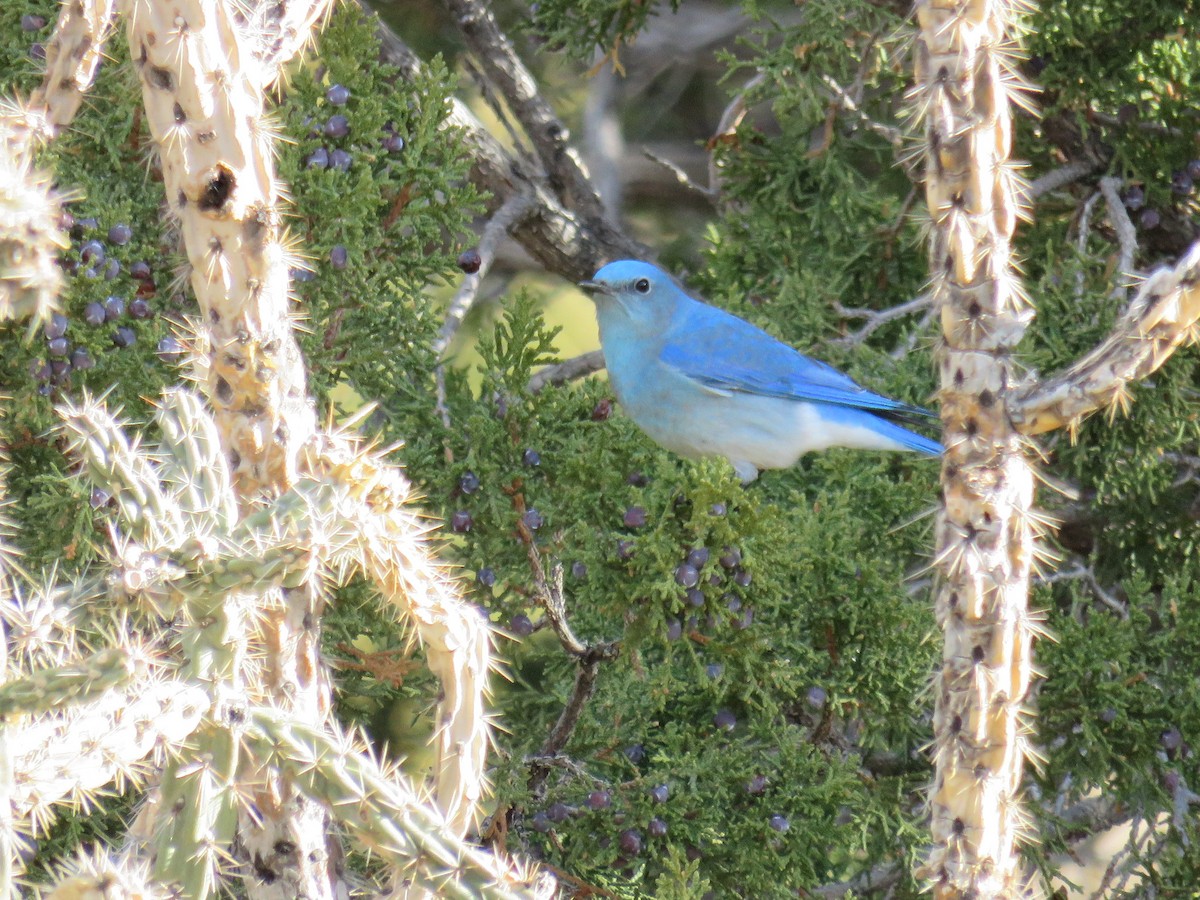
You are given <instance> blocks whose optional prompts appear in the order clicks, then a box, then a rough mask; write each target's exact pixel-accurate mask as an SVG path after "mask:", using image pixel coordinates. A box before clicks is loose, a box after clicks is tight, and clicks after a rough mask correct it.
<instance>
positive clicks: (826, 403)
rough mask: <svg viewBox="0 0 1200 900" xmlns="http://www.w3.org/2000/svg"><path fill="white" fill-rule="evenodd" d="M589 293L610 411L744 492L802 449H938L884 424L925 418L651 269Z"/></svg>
mask: <svg viewBox="0 0 1200 900" xmlns="http://www.w3.org/2000/svg"><path fill="white" fill-rule="evenodd" d="M580 286H581V287H582V288H584V289H585V290H587V291H589V292H590V293H591V294H592V299H593V300H594V301H595V303H596V319H597V321H598V322H599V325H600V345H601V348H602V349H603V351H604V361H605V364H606V365H607V367H608V376H609V381H610V382H611V384H612V387H613V390H614V392H615V393H616V395H617V400H618V402H620V404H621V406H622V407H624V409H625V412H626V413H627V414H628V415H629V416H630V418H632V419H633V421H634V422H636V423H637V425H638V426H639V427H640V428H641V429H642V430H643V431H645V432H646V433H647V434H648V435H650V437H651V438H653V439H654V440H655V441H656V442H657V443H659V444H661V445H662V446H664V447H666V448H667V449H668V450H672V451H674V452H675V453H679V454H681V455H683V456H687V457H692V458H697V457H702V456H724V457H725V458H727V459H728V460H729V461H730V462H731V463H732V464H733V468H734V470H735V471H736V472H737V475H738V477H739V478H741V479H742V481H743V482H746V483H748V482H751V481H753V480H754V479H755V478H757V477H758V473H759V470H761V469H785V468H787V467H789V466H791V465H794V464H795V462H796V461H797V460H798V459H799V458H800V457H801V456H803V455H804V454H805V453H808V452H809V451H810V450H824V449H826V448H828V447H854V448H859V449H864V450H913V451H916V452H917V453H925V454H928V455H929V456H937V455H938V454H940V453H941V452H942V448H941V445H940V444H938V443H937V442H936V441H932V440H930V439H929V438H926V437H922V436H921V435H919V434H915V433H914V432H912V431H909V430H908V429H906V428H902V427H901V426H900V425H897V424H896V423H895V422H894V421H890V419H901V420H905V421H911V420H913V419H917V418H921V417H928V416H930V415H931V413H929V412H928V411H927V410H924V409H921V408H920V407H918V406H910V405H909V404H907V403H901V402H900V401H898V400H889V399H888V398H887V397H883V396H880V395H879V394H874V393H871V392H870V391H868V390H867V389H866V388H864V387H861V386H860V385H858V384H856V383H855V382H854V381H853V380H852V379H851V378H850V377H849V376H847V375H843V374H842V373H841V372H839V371H838V370H837V369H834V368H833V367H832V366H828V365H826V364H825V363H823V362H818V361H816V360H813V359H809V358H808V357H807V356H804V355H802V354H801V353H799V352H798V351H796V350H794V349H792V348H791V347H789V346H787V345H786V344H782V343H780V342H779V341H777V340H775V338H773V337H771V336H770V335H769V334H767V333H766V332H765V331H763V330H762V329H761V328H758V327H756V326H754V325H751V324H750V323H749V322H747V321H745V320H744V319H739V318H738V317H737V316H734V315H731V314H730V313H727V312H725V311H724V310H721V309H717V308H716V307H715V306H709V305H708V304H707V303H703V302H701V301H699V300H697V299H695V298H693V297H690V296H688V295H687V293H685V292H684V290H683V289H682V288H681V287H680V286H679V285H678V284H677V283H676V282H675V280H674V279H673V278H671V276H670V275H668V274H667V273H666V272H664V271H662V269H659V268H658V267H656V266H653V265H651V264H650V263H645V262H638V261H636V260H628V259H626V260H619V261H617V262H612V263H609V264H608V265H606V266H604V267H603V268H602V269H601V270H600V271H599V272H597V273H596V275H595V277H594V278H593V279H592V280H591V281H584V282H582V283H581V284H580Z"/></svg>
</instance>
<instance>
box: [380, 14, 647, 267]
mask: <svg viewBox="0 0 1200 900" xmlns="http://www.w3.org/2000/svg"><path fill="white" fill-rule="evenodd" d="M360 2H362V0H360ZM371 15H372V16H374V13H371ZM376 24H377V33H378V36H379V40H380V50H381V54H382V56H383V58H384V59H385V60H386V61H387V62H389V63H391V64H392V65H394V66H396V67H397V68H398V69H399V70H400V73H401V75H402V76H403V77H405V78H408V79H414V78H416V77H418V76H419V75H420V74H421V72H422V69H423V65H422V63H421V61H420V59H419V58H418V57H417V55H416V54H415V53H413V51H412V50H411V49H410V48H409V47H408V46H407V45H406V44H405V43H404V42H403V41H402V40H401V39H400V38H399V37H398V36H397V35H396V34H395V33H394V32H393V31H391V29H389V28H388V27H387V26H386V25H384V24H383V22H381V21H379V20H378V17H376ZM492 24H493V25H494V22H493V23H492ZM511 49H512V48H511V47H509V51H510V52H511ZM542 102H543V103H544V101H542ZM446 125H447V126H448V127H450V128H456V129H458V130H459V133H460V135H461V137H462V139H463V141H464V142H465V143H466V145H467V147H468V149H469V150H470V153H471V157H472V161H473V169H472V177H473V178H474V180H475V181H476V182H477V183H479V184H480V185H481V186H482V187H483V188H485V189H486V190H487V191H488V192H489V193H490V194H491V195H492V196H493V197H494V198H495V200H496V206H497V207H498V206H500V205H502V204H503V203H504V201H505V200H507V199H508V198H509V197H511V196H512V195H514V194H522V193H524V194H528V195H529V196H530V197H531V198H532V201H533V204H534V205H533V208H532V209H531V210H530V211H529V213H528V215H525V216H523V217H522V218H520V219H519V220H518V221H516V222H514V223H513V228H512V231H511V234H512V237H513V238H514V239H515V240H516V241H517V242H518V243H520V244H521V246H522V247H524V248H525V250H526V251H527V252H528V253H529V255H530V256H532V257H533V258H534V259H535V260H537V262H538V263H539V264H540V265H542V266H544V267H545V268H546V269H548V270H549V271H551V272H555V273H557V274H559V275H561V276H562V277H564V278H567V279H570V280H571V281H579V280H581V279H584V278H590V277H591V276H592V275H594V274H595V273H596V270H597V269H598V268H600V266H602V265H603V264H604V263H606V262H609V261H611V260H614V259H625V258H641V259H649V258H651V257H653V255H654V254H653V253H652V252H651V250H650V249H649V248H647V247H645V246H644V245H642V244H640V243H638V242H637V241H635V240H633V239H632V238H630V237H629V236H628V235H627V234H626V233H625V232H624V231H622V230H621V229H620V228H619V227H618V226H616V225H614V224H613V223H612V222H611V221H610V220H609V219H608V218H606V217H605V216H604V215H603V211H602V210H599V207H598V206H593V207H592V209H596V210H598V211H597V212H594V213H593V212H591V211H582V212H581V211H580V208H578V207H576V206H572V205H571V204H570V203H569V202H567V201H565V200H563V199H560V197H559V196H557V195H555V193H554V192H552V191H551V190H550V188H549V186H548V185H547V184H546V183H545V179H543V178H542V177H540V174H539V173H533V172H528V171H526V165H525V164H524V163H523V162H522V161H521V160H518V159H515V158H513V156H512V155H511V154H510V153H509V152H508V151H507V150H506V149H505V148H504V146H503V145H502V144H501V143H500V142H499V141H498V140H496V138H495V137H494V136H493V135H492V134H491V133H490V132H489V131H488V130H487V128H485V127H484V125H483V124H482V123H481V122H480V121H479V119H477V118H476V117H475V114H474V113H472V112H471V110H470V109H469V108H468V107H467V105H466V104H465V103H463V102H462V101H461V100H457V99H454V100H451V107H450V114H449V116H448V117H447V120H446ZM593 193H594V192H593ZM598 202H599V201H598V200H597V201H596V203H597V204H598Z"/></svg>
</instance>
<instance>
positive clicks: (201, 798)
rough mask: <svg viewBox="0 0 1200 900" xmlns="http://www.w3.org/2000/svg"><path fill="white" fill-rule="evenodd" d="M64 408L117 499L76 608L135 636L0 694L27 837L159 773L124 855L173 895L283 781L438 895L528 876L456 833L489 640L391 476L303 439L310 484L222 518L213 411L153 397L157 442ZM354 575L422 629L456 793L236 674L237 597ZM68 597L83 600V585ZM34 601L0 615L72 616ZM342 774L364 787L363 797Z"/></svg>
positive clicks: (465, 806) (223, 474) (192, 884)
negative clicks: (302, 716)
mask: <svg viewBox="0 0 1200 900" xmlns="http://www.w3.org/2000/svg"><path fill="white" fill-rule="evenodd" d="M61 412H62V416H63V419H64V432H65V434H66V435H67V437H68V439H69V442H70V446H71V448H72V451H73V452H74V453H75V454H78V455H79V456H80V457H81V460H82V461H83V462H84V464H85V470H86V472H87V474H88V476H89V477H90V478H91V479H94V480H95V481H96V483H98V484H103V485H104V486H105V488H106V489H107V490H108V491H109V492H110V493H111V494H112V496H113V498H114V500H115V501H116V503H117V508H118V510H119V511H120V519H121V527H122V530H123V533H122V534H121V536H120V537H117V538H115V540H114V546H113V548H112V554H111V562H112V575H111V576H110V578H109V579H108V586H109V595H108V596H107V597H104V598H99V599H100V602H99V603H94V604H93V608H94V609H104V608H107V609H109V610H110V611H111V613H112V615H113V616H114V620H116V621H120V622H121V623H122V625H121V631H122V633H125V634H145V635H147V638H146V641H145V642H143V643H142V644H139V645H135V644H132V643H130V641H129V639H128V638H126V639H124V640H122V639H121V638H119V637H118V636H117V635H116V634H109V635H108V636H107V640H108V642H109V643H111V644H113V645H114V648H113V649H108V650H102V651H100V652H98V653H97V654H95V655H93V656H92V657H90V658H87V659H83V660H80V661H78V662H73V661H66V662H63V663H62V664H60V665H59V666H58V667H56V668H39V669H37V670H35V671H33V672H31V673H29V674H28V675H25V676H23V677H21V678H19V679H14V680H13V681H10V682H9V683H8V684H6V685H4V686H3V687H0V706H3V707H4V709H5V710H6V711H8V712H9V713H19V712H29V713H37V714H43V715H41V716H40V717H39V716H35V717H34V718H32V719H31V720H30V722H29V724H27V725H22V726H20V728H19V730H18V731H17V733H16V735H15V738H16V740H15V745H16V746H19V747H21V748H23V749H22V751H21V752H20V753H18V754H16V755H15V757H14V760H13V771H14V781H13V783H14V791H13V795H12V800H13V806H14V809H16V810H17V811H18V814H19V815H20V816H22V817H23V819H24V820H25V822H26V825H27V827H29V828H32V829H35V830H40V829H43V828H45V827H46V826H47V824H48V823H49V822H50V821H51V819H52V817H53V810H54V808H55V807H56V806H61V805H64V804H65V805H67V806H72V807H80V806H84V805H87V804H88V803H90V802H91V801H92V799H93V798H94V796H95V794H96V792H97V791H99V790H101V789H102V788H104V787H105V786H106V785H109V784H113V783H116V784H118V785H120V784H122V783H129V782H137V781H140V780H141V779H142V778H143V777H144V776H146V775H147V774H149V773H150V772H153V771H157V769H158V766H159V765H162V766H163V768H162V770H161V775H160V776H159V778H160V787H159V791H158V792H157V793H156V795H155V796H154V798H153V799H152V801H151V805H152V809H151V810H150V814H149V817H148V818H146V819H143V821H142V822H141V823H140V825H139V827H138V828H137V829H135V833H134V834H133V835H132V836H131V837H132V839H133V841H132V843H131V847H132V848H136V849H138V850H139V852H140V853H141V854H143V855H144V857H145V858H146V859H147V860H148V861H149V864H150V867H151V872H152V874H153V877H154V880H155V881H156V882H157V883H158V884H160V885H169V886H174V887H175V888H177V889H180V890H181V891H182V892H183V895H184V896H187V897H206V896H211V895H212V894H213V893H214V892H216V891H218V890H219V889H220V885H221V883H222V881H223V880H224V879H225V878H226V877H227V876H228V875H229V874H230V872H231V871H232V866H231V864H230V862H229V861H230V859H231V855H230V854H231V852H232V849H231V848H232V845H233V841H234V836H235V833H236V827H237V820H238V816H239V813H240V814H243V815H245V814H250V813H251V810H252V807H251V804H257V803H258V802H259V801H258V799H257V798H259V797H261V796H262V792H263V791H267V790H269V789H270V785H271V783H272V781H273V779H274V778H276V777H277V775H278V774H279V773H280V772H283V773H285V774H288V775H289V776H291V777H292V778H293V779H295V784H296V785H297V786H298V788H299V789H300V790H301V791H302V792H303V794H304V795H305V796H307V797H308V798H309V799H310V800H312V801H315V802H316V803H318V804H320V808H326V809H329V810H330V811H331V813H332V814H333V815H334V817H335V818H337V819H342V820H343V821H344V824H345V825H346V826H347V827H348V828H349V829H350V831H351V832H352V833H353V834H355V835H356V836H357V837H358V838H360V839H362V840H363V841H365V846H366V847H367V848H369V849H371V850H372V851H373V852H375V853H377V854H380V855H382V856H383V857H384V858H385V859H387V860H388V861H389V862H390V863H391V865H392V867H393V869H394V870H395V872H396V879H397V883H401V882H402V883H404V884H408V885H410V886H413V887H422V888H423V889H425V890H430V891H436V892H438V893H439V894H441V895H445V896H470V897H493V896H494V897H515V896H534V895H537V894H538V892H539V891H541V892H544V891H545V890H546V889H547V887H546V883H545V882H544V881H542V882H539V881H538V880H537V879H536V877H535V876H534V875H532V874H530V873H527V872H523V871H521V870H519V869H514V870H510V868H509V864H508V863H507V862H505V861H503V860H500V859H497V858H495V857H493V856H491V855H489V854H485V853H483V852H482V851H479V850H475V849H472V848H470V847H469V846H467V845H465V844H463V843H462V840H461V835H462V833H463V831H464V830H465V825H466V824H467V823H469V822H470V821H471V820H472V818H473V816H474V814H475V809H476V806H475V802H476V801H478V799H479V797H480V793H481V791H482V784H481V782H479V780H478V779H477V778H476V779H475V780H471V779H469V778H466V777H464V770H466V771H467V772H468V773H469V772H470V771H471V770H472V769H473V766H474V762H475V759H476V757H479V758H480V759H481V757H482V755H483V753H484V752H485V750H486V746H487V745H486V733H487V732H486V728H485V724H486V720H485V718H484V716H483V712H482V705H481V697H482V694H483V678H484V677H485V676H486V675H487V674H488V671H489V669H490V666H491V663H490V661H489V656H488V646H489V645H488V638H489V631H488V628H487V626H486V624H485V623H484V622H483V621H482V620H481V619H480V618H479V617H478V616H477V615H476V614H474V613H472V612H469V611H467V610H466V608H465V607H464V608H462V609H461V610H458V609H455V608H454V601H453V595H452V593H450V588H449V582H448V581H447V580H446V579H445V577H444V576H443V575H442V574H441V573H440V572H438V571H437V570H436V568H435V567H434V566H433V565H432V563H431V562H430V561H429V560H428V558H427V557H426V556H425V555H424V554H423V550H422V548H421V547H420V545H419V543H415V542H416V541H417V540H418V539H419V537H420V534H421V532H419V531H416V532H409V533H406V529H410V528H411V527H412V523H411V522H408V521H407V520H408V518H409V517H410V516H411V514H410V513H408V512H407V511H406V510H404V509H403V508H402V505H403V504H404V503H405V502H406V501H407V500H408V497H407V491H406V489H405V486H404V483H403V481H402V480H398V478H397V476H396V475H395V474H393V473H390V472H389V470H388V469H387V467H386V466H385V465H384V464H383V463H382V462H381V460H379V459H378V458H377V457H375V456H374V455H373V454H372V453H371V452H370V451H366V450H363V449H362V448H358V447H355V446H354V444H353V442H351V441H349V440H348V439H347V438H345V437H341V436H337V435H334V436H330V437H329V438H328V444H329V446H328V447H326V448H324V449H323V451H322V458H323V459H326V460H328V467H327V469H326V471H325V472H324V473H323V475H321V476H313V477H305V478H302V479H300V480H299V481H298V482H297V484H296V485H295V486H294V487H293V489H292V490H290V491H288V492H287V493H285V494H283V495H282V496H280V497H279V498H278V499H277V500H276V501H274V502H272V503H270V504H268V505H266V506H263V507H262V508H261V509H259V510H257V511H256V512H254V513H252V514H251V515H249V516H246V517H243V518H241V519H238V518H237V517H236V516H235V515H234V514H233V507H232V502H233V496H232V489H231V486H230V484H231V482H230V478H229V473H228V470H227V467H226V465H225V462H224V460H223V458H222V457H221V456H220V455H219V454H217V453H215V452H214V451H215V449H216V448H218V447H219V444H218V442H217V439H216V428H215V424H214V422H213V419H212V418H211V416H210V415H209V414H208V413H207V411H206V410H205V409H204V407H203V405H202V403H201V402H200V400H199V398H198V397H196V396H195V395H194V394H192V393H190V392H188V391H184V390H174V391H171V392H168V394H167V395H166V396H165V397H164V399H163V402H162V403H161V405H160V408H159V411H158V414H157V418H158V422H159V425H160V430H161V432H162V434H163V435H164V438H163V440H162V443H161V444H160V445H158V446H153V447H142V446H139V445H138V444H137V443H136V442H134V441H131V440H130V439H129V438H128V436H127V434H126V432H125V430H124V428H123V426H122V423H121V422H120V421H119V419H118V418H117V417H116V416H114V415H113V414H112V413H111V412H110V411H109V410H107V409H106V408H105V406H104V405H103V404H102V403H99V402H96V401H94V400H90V399H85V400H84V401H82V402H81V403H78V404H67V405H65V406H64V407H63V408H62V410H61ZM193 466H199V468H197V469H193V468H192V467H193ZM158 523H161V525H162V527H161V528H160V527H158ZM404 570H407V571H408V572H409V574H407V575H401V574H400V572H401V571H404ZM355 571H363V572H365V573H366V574H369V575H373V576H374V577H376V578H377V580H378V581H379V583H380V585H381V588H382V590H383V592H384V594H385V595H386V596H387V597H388V599H389V600H390V602H391V603H392V604H393V605H394V606H396V607H397V608H398V610H399V611H400V612H401V614H402V615H403V617H404V618H405V619H406V620H407V621H408V622H409V623H411V624H412V625H413V626H414V628H415V631H416V632H417V633H418V635H420V636H421V637H422V638H423V639H424V640H426V642H427V644H428V650H429V656H430V660H431V665H433V666H434V667H435V669H440V670H441V671H439V672H438V674H439V675H441V677H442V678H443V679H444V683H445V688H446V695H447V700H448V702H451V703H454V704H456V705H457V707H458V708H455V709H448V710H447V712H446V713H445V715H444V718H443V731H444V734H448V735H450V737H451V740H446V739H445V737H444V736H443V737H442V738H441V739H440V742H439V746H442V747H443V748H446V747H452V748H453V752H452V753H451V752H450V750H448V749H444V752H445V753H447V754H449V756H450V758H449V759H446V760H444V761H443V763H442V771H441V773H440V777H439V781H438V784H437V786H436V790H438V791H439V792H442V791H446V790H449V789H450V786H451V785H453V786H454V787H455V789H454V790H451V793H452V797H451V799H450V801H449V802H448V803H447V804H446V805H447V806H448V807H449V811H448V813H443V812H441V811H440V810H438V809H437V807H436V806H434V805H433V804H431V803H430V802H429V800H428V799H427V798H426V796H425V791H424V790H423V789H422V788H420V787H417V786H409V785H408V784H407V781H406V778H405V776H404V775H403V774H401V773H400V772H399V771H397V770H390V771H389V770H386V769H384V768H382V767H381V766H380V764H379V763H377V762H375V761H373V760H372V759H371V758H370V757H369V756H367V755H366V754H365V752H364V751H363V750H362V748H361V747H359V746H357V745H354V744H352V743H351V742H348V741H347V740H346V739H345V738H344V737H340V736H339V735H338V734H337V733H336V732H332V731H327V730H325V729H323V728H317V727H313V726H309V725H305V724H303V723H300V722H297V721H295V720H293V719H292V718H291V717H289V716H288V715H287V714H286V713H285V712H282V711H279V710H276V709H272V708H270V707H269V706H267V705H263V704H264V703H269V697H267V696H264V695H262V694H261V693H260V692H257V691H256V690H255V688H254V685H255V683H256V682H255V680H254V679H253V678H247V677H245V676H246V673H247V672H248V671H253V666H252V665H251V664H250V661H249V660H247V659H245V654H246V652H247V647H249V646H252V645H253V646H261V643H260V642H261V635H260V634H259V633H258V629H259V627H260V624H259V621H258V620H256V619H255V618H254V617H253V616H252V615H250V610H249V608H248V607H247V606H246V599H245V598H247V597H249V596H254V595H255V594H257V593H261V592H263V591H265V590H268V589H272V588H276V587H279V586H281V585H289V584H298V583H302V582H305V581H307V580H311V579H318V580H321V579H326V580H330V581H332V582H334V583H339V582H341V581H343V580H344V579H345V578H347V577H348V576H349V575H351V574H353V573H354V572H355ZM426 580H427V581H428V585H427V584H426ZM438 584H442V585H443V587H442V588H441V589H440V590H439V588H438V587H437V585H438ZM429 585H432V587H430V586H429ZM78 590H79V591H80V592H89V591H91V592H93V593H94V590H95V585H94V584H92V583H84V584H81V585H79V586H78ZM438 596H440V600H437V601H435V600H433V599H431V598H432V597H438ZM59 599H61V598H59ZM94 599H95V598H94ZM46 606H47V598H45V597H43V598H42V599H41V600H40V601H39V602H38V603H34V604H25V605H23V606H21V607H20V608H19V611H18V613H16V614H15V615H14V617H13V618H14V620H18V621H20V622H21V627H23V628H25V629H29V627H30V625H31V624H32V621H33V620H34V619H35V618H39V617H40V618H41V619H42V620H44V621H45V622H46V625H47V627H46V629H44V630H45V631H46V632H47V635H46V639H47V641H51V640H53V638H52V634H51V632H53V631H54V630H55V629H57V630H59V631H63V632H65V631H67V630H68V629H69V626H67V625H65V624H61V623H62V622H69V620H70V618H71V613H70V611H69V607H66V608H65V609H64V612H63V614H62V615H60V616H58V617H57V620H59V624H52V623H54V622H55V621H56V618H55V616H53V615H51V614H49V613H48V612H47V610H46ZM64 606H65V605H64ZM460 606H461V604H460ZM122 610H123V611H124V612H123V613H122V612H121V611H122ZM164 618H167V619H169V620H170V622H171V625H170V626H169V627H167V628H165V629H164V628H162V627H161V625H159V624H158V623H160V622H161V621H162V620H163V619H164ZM443 635H445V636H443ZM63 643H64V645H65V644H67V643H69V641H66V640H64V641H63ZM68 705H69V706H70V708H68ZM46 713H49V714H48V715H46ZM68 735H69V737H68ZM463 755H465V756H467V757H468V759H467V762H466V763H464V761H463V760H462V759H461V757H462V756H463ZM448 773H449V774H448ZM451 776H453V779H457V780H456V781H455V780H453V779H452V778H451ZM354 785H358V786H359V787H360V788H361V787H363V786H370V787H371V792H370V793H371V796H370V798H368V797H367V796H366V795H363V794H362V793H357V794H356V793H355V792H354V789H353V788H354ZM355 798H357V799H355ZM356 804H366V806H362V807H360V806H358V805H356ZM365 820H366V821H365ZM385 838H386V839H385ZM78 877H80V876H72V878H78ZM73 883H77V882H69V883H68V884H66V885H65V886H64V887H63V888H61V889H62V890H67V889H69V887H70V884H73ZM447 891H448V892H449V893H445V892H447ZM64 896H67V895H64Z"/></svg>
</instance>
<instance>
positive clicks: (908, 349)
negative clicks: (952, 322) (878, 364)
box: [888, 303, 937, 359]
mask: <svg viewBox="0 0 1200 900" xmlns="http://www.w3.org/2000/svg"><path fill="white" fill-rule="evenodd" d="M936 315H937V307H936V306H935V305H934V304H932V303H930V304H929V308H928V309H927V310H925V315H923V316H921V321H920V322H918V323H917V327H916V328H914V329H913V330H912V331H910V332H909V333H908V337H906V338H905V339H904V340H902V341H901V342H900V343H899V344H898V345H897V346H896V349H895V350H893V351H892V352H891V353H890V354H888V355H889V356H891V358H892V359H903V358H904V357H906V356H908V354H910V353H912V351H913V348H914V347H915V346H917V341H919V340H920V339H921V336H922V335H924V334H925V333H926V332H928V331H929V326H930V325H931V324H933V319H934V316H936Z"/></svg>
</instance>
